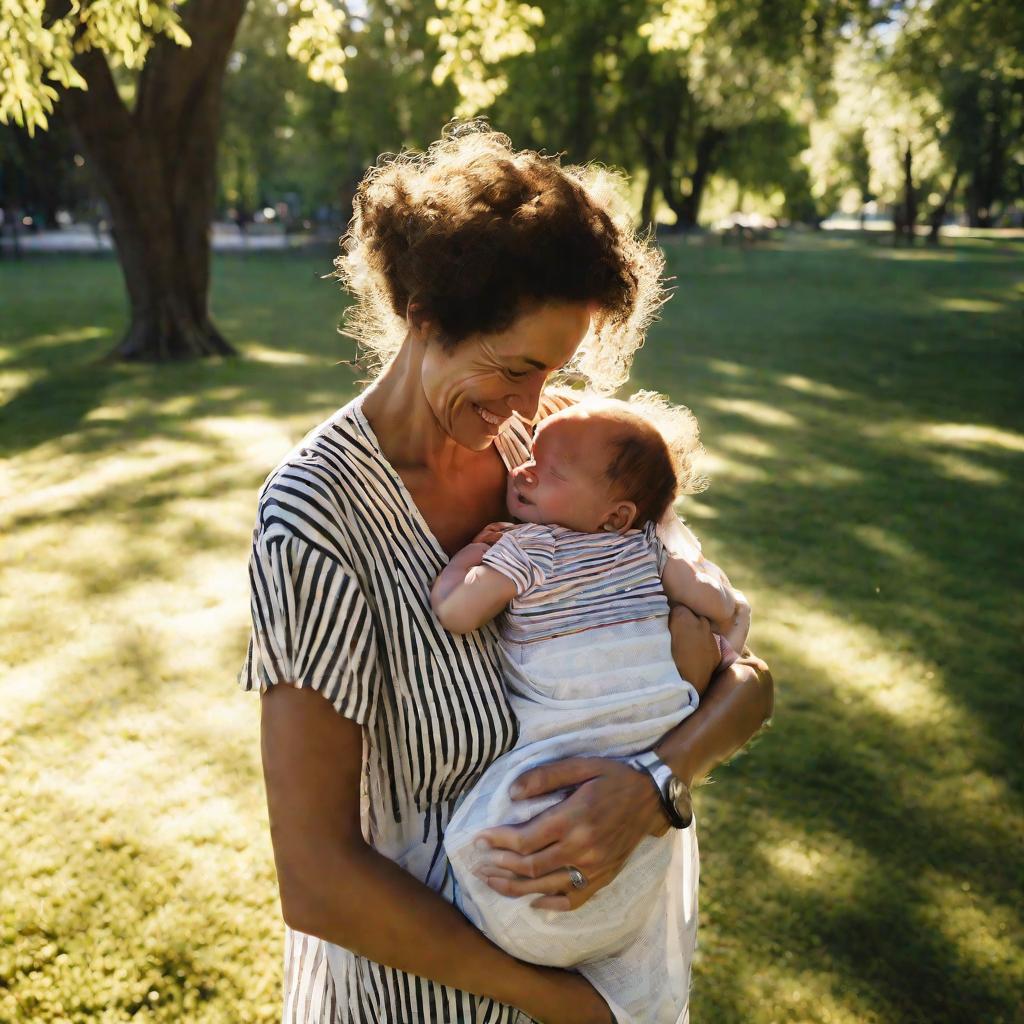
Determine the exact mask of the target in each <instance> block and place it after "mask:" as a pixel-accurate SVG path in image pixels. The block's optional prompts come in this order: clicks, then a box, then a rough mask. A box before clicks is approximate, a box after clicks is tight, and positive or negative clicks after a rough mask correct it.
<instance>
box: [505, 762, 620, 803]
mask: <svg viewBox="0 0 1024 1024" xmlns="http://www.w3.org/2000/svg"><path fill="white" fill-rule="evenodd" d="M607 766H608V762H607V760H606V759H605V758H602V757H568V758H566V759H565V760H564V761H552V762H551V763H550V764H542V765H539V766H538V767H536V768H531V769H530V770H529V771H528V772H523V774H522V775H520V776H519V778H518V779H516V781H515V782H514V783H512V786H511V788H510V789H509V796H511V797H512V799H513V800H523V799H525V798H527V797H531V796H541V795H542V794H544V793H554V792H556V791H557V790H559V789H570V788H572V787H574V786H579V785H580V784H582V783H584V782H587V781H588V780H590V779H592V778H594V777H595V776H597V775H601V774H602V773H603V772H604V771H605V769H606V768H607Z"/></svg>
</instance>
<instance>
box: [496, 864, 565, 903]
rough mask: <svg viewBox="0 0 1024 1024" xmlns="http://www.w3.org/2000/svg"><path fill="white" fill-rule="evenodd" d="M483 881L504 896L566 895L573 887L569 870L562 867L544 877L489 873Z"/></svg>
mask: <svg viewBox="0 0 1024 1024" xmlns="http://www.w3.org/2000/svg"><path fill="white" fill-rule="evenodd" d="M483 881H485V882H486V883H487V885H488V886H489V887H490V888H491V889H493V890H494V891H495V892H497V893H500V894H501V895H502V896H528V895H529V894H530V893H540V894H541V895H542V896H558V895H562V896H564V895H566V894H567V893H568V892H569V890H571V889H572V881H571V880H570V879H569V872H568V871H566V870H565V868H562V869H561V870H559V871H554V872H552V873H551V874H550V875H544V876H543V878H507V877H505V876H504V875H488V876H486V877H484V878H483Z"/></svg>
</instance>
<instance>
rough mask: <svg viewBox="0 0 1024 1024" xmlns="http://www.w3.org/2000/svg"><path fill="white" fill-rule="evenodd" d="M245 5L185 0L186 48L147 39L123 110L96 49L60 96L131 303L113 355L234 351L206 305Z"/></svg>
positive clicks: (165, 356)
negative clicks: (227, 99) (232, 58)
mask: <svg viewBox="0 0 1024 1024" xmlns="http://www.w3.org/2000/svg"><path fill="white" fill-rule="evenodd" d="M244 7H245V0H190V2H189V3H188V4H186V5H184V6H183V7H182V23H183V26H184V28H185V30H186V31H187V32H188V34H189V36H190V37H191V38H192V46H191V47H187V48H184V47H178V46H176V45H175V44H174V43H172V42H170V41H169V40H166V39H163V38H161V39H158V40H157V41H156V42H155V43H154V45H153V48H152V50H151V51H150V53H149V56H148V58H147V61H146V64H145V67H144V68H143V70H142V72H141V74H140V78H139V86H138V92H137V100H136V105H135V109H134V110H133V111H131V112H129V111H128V109H127V108H126V107H125V106H124V104H123V103H122V102H121V100H120V97H119V96H118V93H117V88H116V86H115V84H114V80H113V77H112V76H111V73H110V67H109V65H108V64H107V61H106V58H105V57H104V56H103V54H102V53H100V52H99V51H96V50H87V51H86V52H84V53H82V54H80V55H79V57H78V58H76V61H75V64H76V67H78V69H79V70H80V71H81V73H82V75H83V77H85V79H86V81H87V82H88V84H89V89H88V91H85V92H83V91H81V90H75V89H72V90H68V91H67V92H66V94H65V97H64V98H65V101H66V102H67V103H68V107H69V110H70V111H71V114H72V118H73V121H74V124H75V127H76V129H77V131H78V133H79V136H80V138H81V141H82V145H83V148H84V149H85V151H86V156H87V158H88V159H87V163H89V164H91V165H92V167H93V170H94V173H95V174H96V176H97V179H98V184H99V187H100V191H101V193H102V195H103V198H104V199H105V200H106V202H107V205H108V206H109V208H110V214H111V221H112V224H113V236H114V241H115V244H116V247H117V255H118V259H119V261H120V264H121V270H122V273H123V274H124V280H125V286H126V289H127V292H128V300H129V305H130V309H131V321H130V323H129V326H128V329H127V331H126V332H125V335H124V337H123V338H122V339H121V341H120V342H119V343H118V345H117V346H116V347H115V348H114V350H113V352H112V353H111V355H112V356H113V357H115V358H119V359H130V360H146V361H162V360H169V359H194V358H199V357H203V356H211V355H231V354H233V353H234V349H233V348H232V347H231V345H230V344H228V342H227V341H226V340H225V339H224V338H223V336H222V335H221V334H220V332H219V331H218V330H217V328H216V327H215V326H214V324H213V323H212V321H211V319H210V315H209V307H208V300H209V289H210V223H211V221H212V219H213V212H214V203H215V198H216V158H217V142H218V135H219V129H220V103H221V85H222V82H223V76H224V68H225V65H226V62H227V57H228V53H229V51H230V47H231V43H232V40H233V39H234V36H235V32H236V31H237V29H238V23H239V20H240V19H241V16H242V11H243V9H244Z"/></svg>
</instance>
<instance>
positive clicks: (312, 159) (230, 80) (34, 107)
mask: <svg viewBox="0 0 1024 1024" xmlns="http://www.w3.org/2000/svg"><path fill="white" fill-rule="evenodd" d="M204 2H205V0H189V3H188V4H184V5H180V7H179V5H169V6H168V5H162V4H161V3H158V2H155V0H154V2H150V3H148V4H146V5H144V6H145V8H146V11H144V12H143V14H144V15H145V16H146V17H150V18H151V19H152V24H149V25H144V24H143V23H142V22H141V21H140V20H139V17H138V16H137V15H134V14H132V13H131V11H132V9H131V8H129V7H120V6H117V5H112V4H100V3H99V2H95V0H94V2H93V3H91V4H90V3H86V4H83V5H82V6H81V8H76V10H77V11H78V14H77V15H76V14H75V13H73V12H72V13H67V12H65V14H64V15H63V17H62V16H60V5H59V4H52V3H51V4H50V5H43V4H42V3H39V4H25V5H22V6H19V5H14V6H10V7H5V11H4V13H3V14H2V15H0V37H5V42H0V67H4V66H7V67H8V68H11V69H17V71H18V72H19V73H18V74H17V76H15V75H14V72H13V71H12V74H11V76H10V77H8V79H7V80H6V83H5V88H4V92H3V100H2V102H0V119H2V120H3V121H4V122H5V123H7V124H8V125H12V126H13V125H15V124H18V125H24V126H26V127H25V128H15V127H8V128H6V129H3V130H2V132H0V139H2V149H0V155H2V159H3V175H2V177H0V199H2V201H3V203H4V205H5V206H14V205H19V206H20V207H23V208H28V209H31V211H32V212H33V213H34V214H36V215H37V216H39V217H41V218H42V219H43V221H44V222H47V223H51V224H52V223H55V221H54V217H55V215H56V212H57V209H58V208H61V207H63V208H70V209H71V210H72V211H73V212H76V213H81V212H83V210H84V209H85V208H86V207H87V206H88V204H89V202H90V200H92V199H93V198H94V197H95V194H96V186H95V184H94V183H91V182H90V179H89V177H88V176H87V175H83V174H79V173H77V170H79V169H80V168H78V169H76V162H75V159H74V158H75V154H76V153H77V152H78V150H77V149H76V145H75V142H74V141H73V135H72V133H71V132H70V131H69V129H68V124H67V118H66V117H65V116H64V113H63V112H62V111H61V105H60V96H61V94H62V93H66V92H68V91H69V90H68V89H67V88H65V86H66V85H71V86H76V85H84V84H86V79H87V75H84V74H79V72H78V71H77V70H76V68H77V66H78V64H79V63H81V56H79V57H78V58H77V59H76V58H75V55H74V51H75V49H76V48H77V49H79V50H80V49H82V48H84V47H90V48H92V49H93V50H94V51H98V52H100V53H102V54H103V55H104V58H105V59H106V60H107V61H108V62H109V64H110V65H111V66H112V67H113V68H114V70H115V73H116V75H117V79H118V83H119V86H120V89H121V93H122V97H123V98H128V99H129V100H130V99H131V97H132V94H133V88H134V83H135V82H137V80H138V78H139V75H140V73H141V70H142V69H143V68H144V67H145V63H146V56H147V52H148V51H149V50H150V49H152V48H153V46H154V39H156V46H157V47H159V46H161V45H165V44H166V43H167V40H166V37H164V36H161V33H162V32H163V33H166V32H169V31H171V30H172V29H173V33H174V35H173V38H174V40H175V41H176V42H175V43H174V44H171V45H177V43H180V42H181V41H182V39H183V38H187V36H186V33H185V29H187V28H188V27H189V26H188V23H187V16H188V14H189V9H190V8H193V7H196V6H198V5H201V4H203V3H204ZM97 11H103V12H104V14H103V17H102V18H101V17H100V16H99V15H98V14H97V13H96V12H97ZM90 12H92V14H91V15H90ZM147 12H148V13H147ZM176 12H180V13H176ZM157 14H159V15H160V16H159V17H157ZM119 19H120V21H119ZM183 20H184V22H185V24H184V27H182V22H183ZM43 25H48V26H49V29H48V33H49V35H50V37H51V42H50V43H49V44H48V45H47V46H41V45H40V43H39V40H38V36H39V35H40V31H42V34H44V35H45V34H46V31H47V30H41V26H43ZM30 27H35V29H36V30H37V31H36V37H37V38H36V39H35V41H33V42H28V41H27V33H28V30H29V28H30ZM204 30H205V31H212V30H211V29H209V28H208V27H207V26H205V25H201V26H199V27H198V28H195V29H193V33H195V32H197V31H204ZM19 33H20V34H19ZM19 39H22V40H23V42H22V45H20V46H19V45H18V40H19ZM1022 51H1024V8H1022V7H1021V5H1020V4H1018V3H1015V2H1013V0H984V2H982V0H755V2H751V3H748V2H740V0H662V2H652V0H616V2H609V0H559V2H553V3H552V2H548V3H541V4H537V5H527V4H513V3H508V2H506V0H383V2H382V0H349V2H348V3H341V2H340V0H338V2H335V0H301V2H300V0H249V2H248V3H247V4H246V5H245V12H244V17H242V19H241V22H240V25H239V26H238V28H237V32H236V33H235V34H233V35H232V38H231V43H230V52H229V53H228V56H227V60H226V64H225V69H224V74H223V92H224V103H223V115H222V126H221V131H220V147H219V165H220V166H219V172H218V179H217V183H218V202H217V214H218V215H220V216H226V215H228V214H229V212H230V211H234V212H235V213H237V212H238V211H239V210H241V211H242V213H243V215H244V214H245V213H246V212H249V213H251V212H254V211H256V210H258V209H261V208H262V207H265V206H273V205H274V204H275V203H277V202H280V201H282V200H284V201H286V202H287V203H288V204H289V213H290V215H291V216H293V217H296V218H306V219H308V218H315V217H316V216H317V215H319V216H321V217H322V218H327V217H330V218H331V219H332V220H333V221H334V222H337V223H344V222H345V220H347V214H348V211H349V205H348V204H349V201H350V197H351V190H352V187H353V186H354V184H355V182H356V181H357V180H358V178H359V176H360V174H361V172H362V170H363V169H364V168H365V167H366V166H367V165H368V164H369V163H370V162H372V160H373V159H374V158H375V157H376V155H377V154H378V153H380V152H383V151H397V150H400V149H402V148H403V147H407V146H415V147H422V146H424V145H426V144H428V143H429V142H430V141H431V140H432V139H433V138H435V137H436V136H437V134H438V131H439V127H440V126H441V125H442V124H444V123H445V121H447V120H448V119H449V118H450V117H451V116H453V115H456V114H458V115H460V116H470V115H474V114H484V115H486V116H487V117H488V118H489V119H490V120H491V121H492V122H493V123H494V124H495V125H496V126H497V127H500V128H501V129H502V130H504V131H507V132H508V133H509V134H510V135H511V136H512V138H513V140H514V142H515V143H516V145H520V146H530V147H534V148H539V149H546V150H548V151H551V152H563V153H565V155H566V158H567V159H568V160H570V161H573V162H582V161H587V160H591V159H598V160H601V161H602V162H606V163H613V164H616V165H618V166H620V167H622V168H623V169H625V170H626V171H627V172H628V173H629V174H630V175H631V176H632V177H633V178H634V180H635V181H636V183H637V190H638V195H637V212H638V215H639V216H640V218H641V219H642V220H643V221H653V220H657V221H660V222H663V223H666V224H673V223H674V224H679V225H681V226H685V227H693V226H695V225H697V224H698V223H701V222H706V221H708V220H713V219H715V218H716V217H720V216H722V214H723V213H724V212H732V209H731V208H732V207H735V208H736V209H742V210H744V211H750V212H760V213H764V214H770V215H774V216H777V217H785V218H787V219H793V220H799V221H805V222H808V223H812V224H813V223H818V222H820V221H821V220H822V219H824V218H825V217H827V216H828V215H829V214H832V213H834V212H835V211H836V210H837V209H842V210H845V211H847V212H850V213H856V214H860V213H861V212H862V210H863V209H864V208H865V207H866V206H868V205H869V204H876V207H875V208H878V209H881V210H894V211H897V212H898V214H899V215H900V216H902V217H904V218H910V217H912V219H913V220H915V221H918V222H920V223H922V224H928V223H930V222H931V220H932V219H933V217H934V216H936V215H938V216H939V222H940V223H941V221H942V219H943V218H944V217H946V216H947V215H949V214H952V213H953V212H956V213H958V214H962V216H963V218H964V219H965V220H966V222H967V223H969V224H971V225H972V226H991V225H992V224H995V223H997V222H1000V221H1001V220H1006V219H1007V218H1012V217H1013V216H1014V215H1015V214H1014V211H1015V204H1016V203H1019V202H1020V201H1021V199H1022V196H1024V153H1022V148H1021V147H1022V134H1021V130H1022V124H1024V61H1022ZM33 57H34V60H33V59H30V58H33ZM48 123H49V124H50V127H51V131H52V134H53V135H54V136H55V138H47V137H46V136H45V135H44V134H41V133H40V132H38V131H36V132H35V133H34V134H35V137H34V138H31V139H30V138H29V137H28V134H27V130H32V129H42V128H45V127H46V126H47V124H48ZM72 123H73V119H72ZM79 155H81V154H79ZM43 179H45V181H44V180H43ZM908 191H909V192H910V193H912V196H910V197H908ZM100 194H102V189H100ZM709 200H710V202H709ZM1017 216H1019V213H1018V214H1017Z"/></svg>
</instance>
